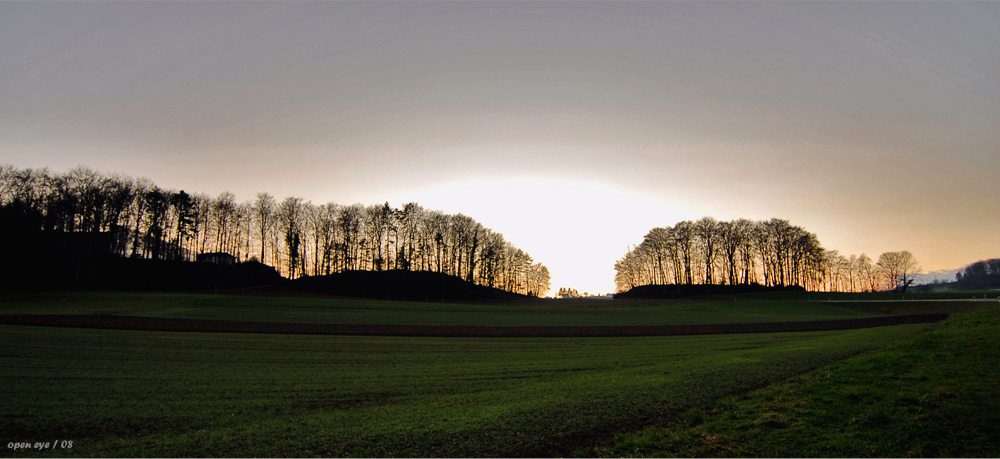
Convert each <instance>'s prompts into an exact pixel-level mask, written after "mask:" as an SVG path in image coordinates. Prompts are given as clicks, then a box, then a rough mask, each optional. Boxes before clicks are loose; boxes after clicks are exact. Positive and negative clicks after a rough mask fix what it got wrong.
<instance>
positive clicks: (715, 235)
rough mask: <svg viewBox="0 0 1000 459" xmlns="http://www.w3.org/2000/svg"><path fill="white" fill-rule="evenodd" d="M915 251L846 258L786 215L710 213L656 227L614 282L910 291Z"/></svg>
mask: <svg viewBox="0 0 1000 459" xmlns="http://www.w3.org/2000/svg"><path fill="white" fill-rule="evenodd" d="M919 269H920V268H919V266H917V264H916V261H915V260H914V258H913V255H912V254H911V253H910V252H906V251H903V252H886V253H883V254H882V255H881V256H880V257H879V260H878V262H877V263H873V261H872V259H871V258H869V257H868V256H867V255H865V254H861V256H854V255H851V256H850V257H845V256H843V255H840V254H839V253H838V252H837V251H836V250H825V249H824V248H823V247H822V246H821V245H820V243H819V240H818V238H817V237H816V235H815V234H813V233H810V232H808V231H806V230H805V229H803V228H801V227H798V226H795V225H792V224H790V223H789V222H788V221H787V220H781V219H771V220H767V221H752V220H747V219H739V220H735V221H728V222H727V221H718V220H716V219H714V218H712V217H704V218H702V219H700V220H698V221H694V222H692V221H682V222H679V223H677V224H676V225H674V226H672V227H670V226H667V227H663V228H653V229H652V230H651V231H650V232H649V233H648V234H646V236H645V238H643V241H642V243H641V244H639V245H638V246H634V247H633V248H632V249H631V250H629V251H628V253H626V254H625V256H624V257H623V258H622V259H620V260H618V262H616V263H615V271H616V274H615V288H616V291H618V292H624V291H628V290H630V289H632V288H634V287H638V286H642V285H668V284H684V285H694V284H702V285H751V284H758V285H764V286H800V287H803V288H805V289H807V290H812V291H843V292H848V291H854V292H857V291H876V290H894V289H900V290H904V289H905V288H906V287H907V286H909V285H910V284H911V283H912V282H913V279H912V275H913V274H914V273H916V272H918V271H919Z"/></svg>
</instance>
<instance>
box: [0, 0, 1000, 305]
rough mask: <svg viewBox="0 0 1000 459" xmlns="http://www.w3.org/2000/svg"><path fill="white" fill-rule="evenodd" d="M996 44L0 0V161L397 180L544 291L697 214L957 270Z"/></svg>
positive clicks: (855, 32) (989, 237)
mask: <svg viewBox="0 0 1000 459" xmlns="http://www.w3.org/2000/svg"><path fill="white" fill-rule="evenodd" d="M998 43H1000V4H998V3H995V2H974V3H962V2H919V3H911V2H884V3H859V2H832V3H827V2H801V3H800V2H777V3H773V2H768V3H756V2H738V3H726V2H704V3H701V2H692V3H687V2H579V3H565V2H540V3H532V2H499V3H494V2H470V3H462V2H441V3H425V2H402V3H393V2H360V3H354V2H315V3H314V2H307V3H299V2H275V3H270V2H260V3H258V2H250V3H242V2H222V3H215V2H212V3H201V2H197V3H189V2H169V3H152V2H135V3H132V2H108V3H100V2H98V3H78V2H58V3H48V2H45V3H30V2H29V3H7V2H4V3H2V4H0V164H11V165H13V166H15V167H18V168H28V167H31V168H42V167H48V168H50V169H52V170H54V171H60V172H61V171H65V170H69V169H71V168H73V167H75V166H77V165H84V166H88V167H90V168H93V169H96V170H99V171H101V172H105V173H123V174H127V175H130V176H134V177H148V178H150V179H151V180H153V181H154V182H155V183H156V184H158V185H159V186H161V187H163V188H168V189H173V190H180V189H184V190H186V191H188V192H192V193H199V192H204V193H206V194H208V195H210V196H216V195H218V194H219V193H221V192H223V191H230V192H232V193H234V194H235V195H236V199H237V200H238V201H245V200H252V199H253V198H254V196H255V194H256V193H257V192H268V193H270V194H272V195H274V196H276V197H277V198H278V199H279V200H280V199H283V198H285V197H289V196H295V197H301V198H302V199H303V200H304V201H312V202H313V203H314V204H325V203H327V202H335V203H337V204H341V205H350V204H354V203H362V204H365V205H369V204H381V203H383V202H388V203H389V204H390V205H392V206H395V207H400V206H402V205H403V204H405V203H408V202H417V203H419V204H420V205H422V206H423V207H424V208H426V209H430V210H442V211H444V212H447V213H450V214H457V213H461V214H464V215H466V216H469V217H472V218H474V219H475V220H476V221H478V222H480V223H482V224H483V225H484V226H486V227H489V228H491V229H492V230H494V231H496V232H499V233H502V234H503V235H504V237H505V238H506V239H507V240H508V241H510V242H512V243H513V244H515V245H516V246H517V247H519V248H521V249H523V250H524V251H525V252H527V253H529V254H531V256H532V257H533V259H534V261H535V262H541V263H543V264H544V265H545V266H547V267H548V268H549V270H550V272H551V274H552V283H551V286H552V290H553V291H556V290H558V289H559V288H560V287H569V288H575V289H577V290H578V291H580V292H584V291H587V292H590V293H610V292H612V291H613V290H614V263H615V261H616V260H617V259H619V258H620V257H622V255H623V254H624V253H625V252H626V251H628V250H629V248H630V247H631V245H633V244H638V243H639V242H641V241H642V238H643V236H644V235H645V234H646V232H648V231H649V230H650V229H651V228H654V227H657V226H665V225H673V224H675V223H676V222H678V221H680V220H685V219H697V218H700V217H703V216H712V217H715V218H717V219H720V220H731V219H737V218H748V219H757V220H761V219H770V218H781V219H786V220H789V221H791V222H792V223H793V224H796V225H800V226H802V227H805V228H806V229H808V230H809V231H812V232H815V233H816V235H817V236H818V238H819V240H820V242H821V243H822V245H823V246H824V247H825V248H827V249H836V250H839V251H840V252H841V253H842V254H861V253H867V254H868V255H869V256H870V257H877V256H878V254H879V253H881V252H885V251H899V250H908V251H910V252H912V253H913V254H914V256H915V257H916V258H917V259H918V260H919V261H920V264H921V265H922V266H923V268H924V270H925V271H935V270H945V269H954V268H959V267H961V266H964V265H966V264H968V263H971V262H974V261H977V260H981V259H985V258H990V257H997V256H1000V238H998V237H997V236H996V228H997V227H998V226H1000V199H998V197H1000V180H998V179H997V177H998V176H1000V150H998V147H997V146H998V145H1000V46H998ZM550 293H551V292H550Z"/></svg>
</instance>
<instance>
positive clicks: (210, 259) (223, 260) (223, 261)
mask: <svg viewBox="0 0 1000 459" xmlns="http://www.w3.org/2000/svg"><path fill="white" fill-rule="evenodd" d="M198 263H214V264H217V265H235V264H236V257H234V256H232V255H230V254H228V253H226V252H212V253H199V254H198Z"/></svg>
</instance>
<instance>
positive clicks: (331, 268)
mask: <svg viewBox="0 0 1000 459" xmlns="http://www.w3.org/2000/svg"><path fill="white" fill-rule="evenodd" d="M0 206H2V208H3V210H4V215H5V216H11V215H16V216H18V218H21V219H23V220H25V221H27V222H28V224H29V225H30V226H31V227H33V228H37V229H38V230H41V231H43V232H48V233H75V234H77V235H79V236H82V238H83V239H86V244H87V245H88V250H92V251H94V252H97V253H103V254H109V255H115V256H121V257H138V258H150V259H157V260H183V261H192V260H194V259H195V258H196V255H197V254H203V253H214V252H224V253H228V254H231V255H233V256H235V257H236V259H237V260H239V261H248V260H255V261H259V262H261V263H265V264H269V265H271V266H273V267H275V268H277V269H278V270H279V271H280V272H281V273H282V275H284V276H286V277H289V278H296V277H300V276H303V275H312V276H317V275H325V274H331V273H335V272H341V271H346V270H371V271H384V270H420V271H434V272H440V273H445V274H449V275H453V276H457V277H460V278H462V279H464V280H467V281H470V282H474V283H476V284H479V285H486V286H490V287H495V288H499V289H502V290H506V291H509V292H514V293H521V294H527V295H534V296H541V295H544V294H545V293H546V292H547V291H548V290H549V278H550V276H549V271H548V268H546V267H545V266H543V265H542V264H541V263H534V262H533V260H532V258H531V256H530V255H528V254H527V253H525V252H524V251H522V250H521V249H518V248H516V247H514V245H513V244H511V243H510V242H508V241H506V240H504V237H503V235H502V234H500V233H497V232H494V231H492V230H490V229H489V228H485V227H483V226H482V225H481V224H480V223H478V222H476V221H475V220H473V219H472V218H470V217H467V216H465V215H462V214H457V215H449V214H445V213H443V212H440V211H436V210H426V209H424V208H423V207H421V206H420V205H418V204H416V203H408V204H406V205H404V206H403V207H402V208H401V209H397V208H393V207H392V206H390V205H389V204H388V203H385V204H382V205H371V206H364V205H361V204H353V205H348V206H345V205H339V204H335V203H332V202H331V203H327V204H321V205H315V204H313V203H312V202H303V200H302V199H301V198H296V197H289V198H285V199H284V200H282V201H280V202H279V201H277V200H276V199H275V198H274V197H273V196H271V195H269V194H267V193H258V194H257V196H256V197H255V199H254V200H252V201H244V202H237V201H236V197H235V196H234V195H233V194H232V193H229V192H223V193H220V194H219V195H218V196H216V197H214V198H213V197H210V196H207V195H205V194H203V193H197V194H188V193H187V192H185V191H183V190H181V191H174V190H168V189H162V188H160V187H158V186H157V185H155V184H154V183H153V182H152V181H150V180H149V179H145V178H141V179H133V178H130V177H127V176H124V175H121V174H110V175H109V174H102V173H99V172H95V171H93V170H91V169H88V168H85V167H77V168H75V169H73V170H70V171H69V172H66V173H62V174H58V173H52V172H50V171H48V170H47V169H17V168H14V167H13V166H10V165H0Z"/></svg>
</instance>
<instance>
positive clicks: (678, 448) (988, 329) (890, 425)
mask: <svg viewBox="0 0 1000 459" xmlns="http://www.w3.org/2000/svg"><path fill="white" fill-rule="evenodd" d="M998 330H1000V310H998V309H997V308H995V307H994V308H991V309H989V310H985V311H978V312H973V313H969V314H965V315H961V316H955V317H953V318H951V319H949V320H948V321H946V322H944V323H943V324H941V325H940V326H938V327H936V328H934V329H933V330H930V331H928V332H926V333H921V334H916V335H913V336H910V337H907V338H905V339H902V340H899V341H897V342H895V343H892V344H890V345H888V346H886V347H884V348H881V349H879V350H876V351H874V352H870V353H866V354H863V355H860V356H856V357H853V358H850V359H845V360H842V361H839V362H836V363H833V364H831V365H829V366H825V367H822V368H820V369H817V370H814V371H811V372H808V373H805V374H802V375H799V376H796V377H793V378H790V379H789V380H787V381H783V382H780V383H777V384H774V385H771V386H769V387H767V388H764V389H761V390H758V391H754V392H752V393H749V394H743V395H739V396H733V397H727V398H724V399H722V400H719V401H717V402H715V403H713V404H712V405H711V406H710V407H706V408H705V409H704V410H702V409H693V410H691V411H690V412H688V413H686V415H684V416H678V417H677V418H675V419H674V420H672V421H671V422H668V423H664V424H663V425H660V426H656V427H650V428H646V429H644V430H641V431H638V432H635V433H631V434H621V435H618V436H617V438H616V439H615V440H614V441H613V442H611V443H610V444H608V445H606V446H603V447H598V448H592V449H588V450H581V451H578V452H577V454H578V455H587V456H591V455H597V456H614V457H620V456H638V457H643V456H646V457H674V456H679V457H694V456H710V457H859V456H860V457H866V456H867V457H998V456H1000V428H998V426H1000V393H998V390H1000V338H998V333H997V332H998Z"/></svg>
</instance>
